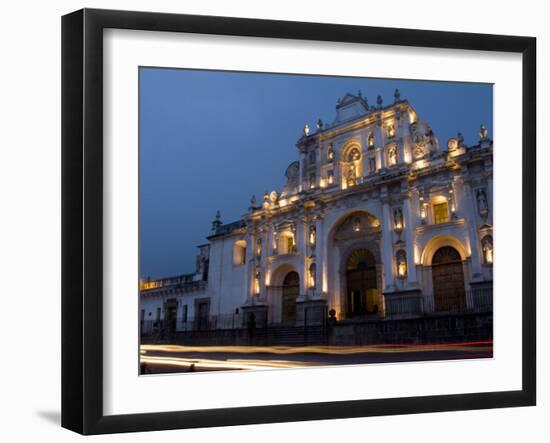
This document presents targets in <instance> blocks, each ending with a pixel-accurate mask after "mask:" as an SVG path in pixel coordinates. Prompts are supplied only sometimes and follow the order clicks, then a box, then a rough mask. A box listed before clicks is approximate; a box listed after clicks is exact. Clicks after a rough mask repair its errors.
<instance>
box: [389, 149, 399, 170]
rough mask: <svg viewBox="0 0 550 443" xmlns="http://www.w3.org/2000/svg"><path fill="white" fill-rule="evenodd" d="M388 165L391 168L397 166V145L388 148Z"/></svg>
mask: <svg viewBox="0 0 550 443" xmlns="http://www.w3.org/2000/svg"><path fill="white" fill-rule="evenodd" d="M388 163H389V164H390V166H393V165H396V164H397V147H396V146H395V145H392V146H390V147H389V148H388Z"/></svg>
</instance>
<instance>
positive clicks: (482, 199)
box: [476, 189, 489, 218]
mask: <svg viewBox="0 0 550 443" xmlns="http://www.w3.org/2000/svg"><path fill="white" fill-rule="evenodd" d="M476 199H477V209H478V211H479V215H480V216H481V217H483V218H486V217H487V215H488V214H489V204H488V203H487V194H486V193H485V189H478V190H477V192H476Z"/></svg>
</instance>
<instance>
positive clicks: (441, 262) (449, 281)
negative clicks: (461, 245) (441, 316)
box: [432, 246, 465, 311]
mask: <svg viewBox="0 0 550 443" xmlns="http://www.w3.org/2000/svg"><path fill="white" fill-rule="evenodd" d="M432 284H433V294H434V309H435V310H436V311H453V310H457V309H463V308H464V305H465V290H464V269H463V267H462V260H461V258H460V254H459V253H458V251H457V250H456V249H455V248H453V247H452V246H443V247H441V248H439V249H438V250H437V251H436V252H435V254H434V256H433V259H432Z"/></svg>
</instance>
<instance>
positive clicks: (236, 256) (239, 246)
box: [233, 240, 246, 266]
mask: <svg viewBox="0 0 550 443" xmlns="http://www.w3.org/2000/svg"><path fill="white" fill-rule="evenodd" d="M245 263H246V241H245V240H237V241H236V242H235V243H234V244H233V264H234V265H236V266H240V265H244V264H245Z"/></svg>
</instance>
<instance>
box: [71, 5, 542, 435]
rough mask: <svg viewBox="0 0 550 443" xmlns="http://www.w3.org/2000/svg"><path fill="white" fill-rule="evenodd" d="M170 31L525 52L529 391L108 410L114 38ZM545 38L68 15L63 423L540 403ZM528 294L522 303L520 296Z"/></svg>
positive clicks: (134, 425) (103, 428) (265, 418)
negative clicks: (106, 143) (106, 282)
mask: <svg viewBox="0 0 550 443" xmlns="http://www.w3.org/2000/svg"><path fill="white" fill-rule="evenodd" d="M107 28H118V29H133V30H148V31H171V32H185V33H200V34H217V35H226V36H249V37H268V38H279V39H301V40H316V41H331V42H352V43H369V44H377V45H399V46H411V47H412V46H416V47H425V48H426V47H428V48H453V49H467V50H481V51H502V52H510V53H520V54H522V64H523V80H522V81H523V85H522V88H523V91H522V92H523V98H522V100H523V104H522V112H523V119H522V131H523V139H522V161H523V167H522V183H523V208H522V220H523V225H522V226H523V230H522V239H523V263H522V289H523V293H522V298H521V300H522V301H521V306H522V334H523V335H522V389H521V390H517V391H505V392H479V393H471V394H457V395H435V396H421V397H404V398H391V399H373V400H356V401H335V402H324V403H307V404H284V405H266V406H260V407H237V408H223V409H209V410H191V411H177V412H160V413H143V414H131V415H109V416H106V415H104V413H103V407H102V405H103V375H102V371H103V342H102V340H103V338H102V323H103V322H102V315H103V314H102V312H103V298H102V269H103V248H102V245H103V226H102V223H103V209H102V207H103V198H102V189H103V182H102V177H103V175H102V174H103V147H102V139H103V111H102V109H103V88H102V84H103V78H102V76H103V30H104V29H107ZM535 85H536V39H535V38H531V37H515V36H503V35H484V34H469V33H455V32H439V31H423V30H411V29H391V28H378V27H365V26H348V25H336V24H320V23H300V22H286V21H274V20H256V19H243V18H229V17H209V16H196V15H177V14H161V13H150V12H127V11H109V10H96V9H83V10H80V11H76V12H73V13H71V14H68V15H65V16H64V17H63V18H62V426H63V427H65V428H68V429H71V430H73V431H76V432H79V433H82V434H103V433H115V432H132V431H151V430H162V429H178V428H194V427H211V426H228V425H240V424H257V423H273V422H289V421H301V420H320V419H333V418H349V417H363V416H379V415H393V414H412V413H424V412H436V411H458V410H468V409H486V408H502V407H514V406H530V405H535V403H536V315H535V309H536V275H535V274H536V165H535V161H536V154H535V152H536V96H535V94H536V89H535ZM515 296H517V295H515Z"/></svg>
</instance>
